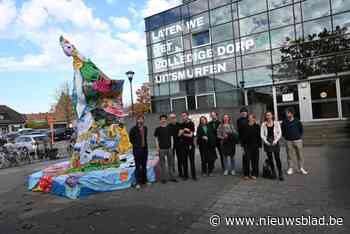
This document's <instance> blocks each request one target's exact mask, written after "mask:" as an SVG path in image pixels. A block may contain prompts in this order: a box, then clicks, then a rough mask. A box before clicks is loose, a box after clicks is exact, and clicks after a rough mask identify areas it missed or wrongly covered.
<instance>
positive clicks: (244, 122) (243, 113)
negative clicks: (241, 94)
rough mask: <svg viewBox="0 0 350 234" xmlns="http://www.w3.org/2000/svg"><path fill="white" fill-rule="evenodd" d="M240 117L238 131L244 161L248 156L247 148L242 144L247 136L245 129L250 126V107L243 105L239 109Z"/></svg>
mask: <svg viewBox="0 0 350 234" xmlns="http://www.w3.org/2000/svg"><path fill="white" fill-rule="evenodd" d="M239 116H240V117H239V119H238V120H237V131H238V136H239V142H240V144H241V146H242V151H243V152H242V161H243V159H244V158H245V156H246V151H245V148H244V146H243V144H242V140H243V139H244V138H245V137H244V134H245V129H246V127H247V126H248V109H247V108H246V107H242V108H241V109H240V111H239Z"/></svg>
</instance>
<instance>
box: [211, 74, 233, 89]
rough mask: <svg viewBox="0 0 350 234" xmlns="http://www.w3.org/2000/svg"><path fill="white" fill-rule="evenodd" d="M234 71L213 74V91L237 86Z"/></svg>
mask: <svg viewBox="0 0 350 234" xmlns="http://www.w3.org/2000/svg"><path fill="white" fill-rule="evenodd" d="M237 86H238V85H237V79H236V72H228V73H224V74H216V75H215V91H216V92H222V91H228V90H233V89H234V88H237Z"/></svg>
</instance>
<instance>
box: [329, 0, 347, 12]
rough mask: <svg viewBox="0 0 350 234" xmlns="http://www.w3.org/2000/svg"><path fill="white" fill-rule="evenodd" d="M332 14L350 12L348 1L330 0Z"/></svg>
mask: <svg viewBox="0 0 350 234" xmlns="http://www.w3.org/2000/svg"><path fill="white" fill-rule="evenodd" d="M332 9H333V13H337V12H342V11H348V10H350V2H349V1H348V0H332Z"/></svg>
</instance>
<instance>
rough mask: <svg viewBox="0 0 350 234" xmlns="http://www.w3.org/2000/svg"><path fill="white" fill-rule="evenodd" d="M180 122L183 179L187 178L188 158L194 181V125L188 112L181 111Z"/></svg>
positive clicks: (195, 178) (195, 177)
mask: <svg viewBox="0 0 350 234" xmlns="http://www.w3.org/2000/svg"><path fill="white" fill-rule="evenodd" d="M181 117H182V123H181V125H180V130H179V135H178V136H179V137H180V144H181V146H182V147H181V157H182V159H183V160H182V165H181V167H182V170H183V173H184V175H183V176H184V177H183V180H187V179H188V160H190V167H191V175H192V179H193V180H194V181H196V180H197V176H196V165H195V158H194V156H195V146H194V131H195V126H194V123H193V122H192V120H191V119H190V118H189V114H188V112H186V111H185V112H182V113H181Z"/></svg>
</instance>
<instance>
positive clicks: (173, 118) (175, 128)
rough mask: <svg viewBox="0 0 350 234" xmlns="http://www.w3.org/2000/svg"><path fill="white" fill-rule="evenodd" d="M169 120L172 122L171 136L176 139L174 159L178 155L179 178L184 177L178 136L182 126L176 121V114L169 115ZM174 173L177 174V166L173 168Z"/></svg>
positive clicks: (170, 123) (169, 125) (170, 125)
mask: <svg viewBox="0 0 350 234" xmlns="http://www.w3.org/2000/svg"><path fill="white" fill-rule="evenodd" d="M169 119H170V121H169V124H168V127H169V129H170V132H171V135H172V136H173V139H174V145H173V149H172V152H173V155H174V158H175V155H176V159H177V172H178V175H179V177H183V176H184V173H183V170H182V167H181V165H182V164H183V163H182V161H183V159H182V157H181V156H182V155H181V144H180V137H179V136H178V135H179V131H180V124H179V123H178V122H177V120H176V114H175V113H171V114H170V115H169ZM174 165H175V163H174ZM173 171H174V173H175V166H174V168H173Z"/></svg>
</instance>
